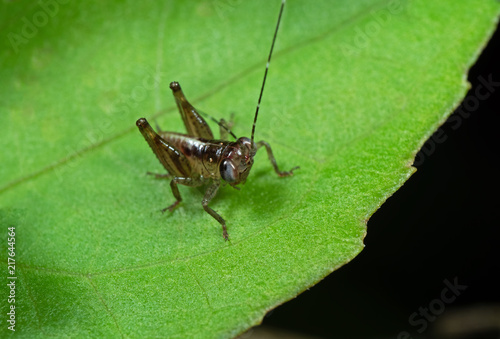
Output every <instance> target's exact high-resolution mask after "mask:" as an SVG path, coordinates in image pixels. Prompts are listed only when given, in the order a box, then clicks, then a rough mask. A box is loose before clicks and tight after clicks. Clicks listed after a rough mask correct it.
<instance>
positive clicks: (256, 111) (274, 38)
mask: <svg viewBox="0 0 500 339" xmlns="http://www.w3.org/2000/svg"><path fill="white" fill-rule="evenodd" d="M285 2H286V0H282V1H281V8H280V14H279V16H278V23H277V24H276V29H275V31H274V37H273V42H272V44H271V50H270V51H269V56H268V57H267V64H266V71H265V73H264V80H263V81H262V87H261V88H260V95H259V101H258V102H257V109H256V110H255V117H254V118H253V126H252V138H251V140H252V144H253V136H254V134H255V124H256V123H257V116H258V115H259V107H260V102H261V101H262V93H264V86H265V84H266V78H267V71H268V70H269V63H270V62H271V56H272V55H273V49H274V43H275V42H276V36H277V35H278V29H279V27H280V22H281V15H282V14H283V8H284V7H285Z"/></svg>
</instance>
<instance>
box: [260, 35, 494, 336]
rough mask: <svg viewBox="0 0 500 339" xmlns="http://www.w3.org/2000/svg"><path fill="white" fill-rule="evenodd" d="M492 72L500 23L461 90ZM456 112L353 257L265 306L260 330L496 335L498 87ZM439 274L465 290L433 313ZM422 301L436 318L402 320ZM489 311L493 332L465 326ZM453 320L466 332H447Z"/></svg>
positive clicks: (371, 224)
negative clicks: (309, 284)
mask: <svg viewBox="0 0 500 339" xmlns="http://www.w3.org/2000/svg"><path fill="white" fill-rule="evenodd" d="M450 53H453V51H450ZM490 75H491V76H492V78H493V80H494V81H500V30H499V29H497V31H496V33H495V34H494V36H493V38H492V40H491V41H490V42H489V44H488V45H487V47H486V49H485V50H484V51H483V53H482V54H481V56H480V58H479V60H478V61H477V62H476V64H475V65H474V66H473V67H472V69H471V70H470V72H469V77H468V78H469V81H470V82H471V84H472V88H471V90H470V91H469V93H468V95H470V96H475V94H474V93H475V92H474V91H475V88H476V86H477V85H478V84H479V81H478V79H479V77H480V76H482V77H483V78H484V79H488V77H489V76H490ZM481 93H485V90H484V89H483V90H482V92H481ZM466 98H467V97H466ZM472 100H473V99H472ZM472 102H473V101H470V103H472ZM469 108H470V105H469ZM458 111H459V110H458V109H457V111H455V113H453V115H452V116H451V117H450V119H448V121H447V122H446V123H445V124H444V125H443V126H442V127H441V128H440V131H439V132H437V133H439V134H435V135H434V138H435V140H434V141H433V140H432V138H431V139H429V140H428V141H427V143H426V144H425V146H424V148H423V150H421V151H420V153H419V154H418V156H417V158H416V164H417V166H416V167H417V169H418V170H417V172H416V173H415V174H414V175H413V176H412V177H411V178H410V179H409V180H408V182H406V183H405V185H404V186H403V187H402V188H401V189H400V190H399V191H397V192H396V193H395V194H394V195H393V196H392V197H390V198H389V199H388V200H387V201H386V202H385V203H384V204H383V206H382V207H381V208H380V209H379V210H378V211H377V212H376V213H375V214H374V215H373V217H372V218H371V219H370V221H369V222H368V234H367V237H366V239H365V244H366V247H365V249H364V250H363V251H362V252H361V254H360V255H358V256H357V257H356V258H355V259H354V260H353V261H352V262H351V263H349V264H347V265H345V266H344V267H342V268H341V269H339V270H338V271H336V272H334V273H333V274H331V275H330V276H328V277H327V278H325V279H324V280H323V281H321V282H320V283H319V284H317V285H316V286H314V287H313V288H311V289H310V290H308V291H306V292H304V293H302V294H301V295H299V296H298V297H297V298H296V299H294V300H291V301H289V302H287V303H285V304H284V305H282V306H280V307H278V308H277V309H275V310H274V311H271V312H270V313H269V314H268V315H267V316H266V318H265V319H264V321H263V325H264V328H269V327H274V328H281V329H287V330H289V331H293V332H298V333H302V334H305V335H314V336H319V337H325V338H333V337H335V338H398V336H399V338H405V334H404V333H401V332H402V331H406V332H409V334H410V335H411V337H412V338H500V278H499V275H500V246H498V242H499V239H500V227H499V226H500V223H499V221H498V216H497V215H498V212H499V210H500V206H499V199H498V195H499V194H500V180H499V174H500V173H499V171H498V167H497V164H498V162H499V161H498V160H499V146H500V143H499V138H498V136H499V134H500V133H499V124H500V117H499V111H500V87H497V88H496V91H495V92H494V93H493V94H492V95H491V96H490V97H489V98H488V99H487V100H483V101H480V104H479V107H478V108H477V109H476V110H474V111H472V110H470V109H469V110H467V109H464V111H466V112H471V114H470V115H469V116H468V117H467V118H464V117H462V116H460V115H459V113H458ZM459 124H460V126H458V125H459ZM443 139H446V140H445V141H444V142H440V141H439V140H441V141H442V140H443ZM436 140H437V141H436ZM445 279H448V281H449V282H450V283H453V282H454V281H455V279H456V281H457V283H458V284H460V285H466V286H467V289H466V290H465V291H462V292H461V293H460V295H459V296H458V297H457V298H456V300H455V301H454V302H452V303H450V304H445V308H444V310H440V309H439V301H435V299H438V300H441V292H442V291H443V290H444V289H445V288H446V285H445V283H444V282H443V281H444V280H445ZM448 293H449V292H448ZM446 296H452V294H447V295H446ZM430 304H433V305H434V307H438V308H435V310H437V311H436V313H437V314H438V316H437V317H435V318H433V316H432V314H430V317H429V319H431V320H425V321H424V320H420V322H419V323H418V324H417V326H412V324H410V322H409V317H410V316H411V315H412V314H413V313H414V312H417V313H418V312H419V308H420V307H422V308H429V306H430ZM441 311H442V312H441ZM463 316H465V318H460V317H463ZM488 316H491V317H492V319H493V320H494V321H496V324H497V325H496V326H497V327H496V330H495V329H493V328H491V327H488V326H486V325H481V326H479V328H478V329H475V330H473V326H474V325H478V324H480V322H479V321H478V320H477V319H476V318H479V319H483V320H484V319H487V317H488ZM419 319H425V318H424V317H423V316H421V315H418V316H417V317H416V318H415V320H419ZM450 321H456V322H455V323H454V324H453V325H452V326H451V327H449V328H448V330H445V329H444V327H443V326H444V325H446V324H449V322H450ZM423 322H425V323H427V325H428V327H427V328H425V330H424V325H423V324H422V323H423ZM457 324H458V325H464V328H465V329H469V330H471V332H469V333H467V331H459V333H454V334H453V333H452V332H450V331H452V330H457V329H459V328H457ZM418 330H421V333H419V332H418ZM422 330H423V331H422ZM447 334H449V335H447Z"/></svg>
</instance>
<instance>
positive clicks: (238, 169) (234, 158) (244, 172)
mask: <svg viewBox="0 0 500 339" xmlns="http://www.w3.org/2000/svg"><path fill="white" fill-rule="evenodd" d="M227 150H228V152H227V153H226V154H225V157H224V158H223V159H222V162H221V164H220V168H219V170H220V175H221V177H222V179H223V180H224V181H226V182H227V183H228V184H230V185H231V186H236V185H238V184H240V183H245V181H246V180H247V177H248V173H250V169H251V168H252V165H253V157H254V156H255V153H257V147H256V146H255V144H254V143H253V142H252V141H251V140H250V139H249V138H245V137H243V138H239V139H238V140H236V141H235V142H232V143H230V144H229V145H228V148H227Z"/></svg>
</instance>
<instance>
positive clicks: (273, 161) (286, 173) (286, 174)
mask: <svg viewBox="0 0 500 339" xmlns="http://www.w3.org/2000/svg"><path fill="white" fill-rule="evenodd" d="M262 146H264V147H265V148H266V151H267V156H268V158H269V161H270V162H271V165H273V168H274V171H275V172H276V174H278V176H280V177H289V176H292V175H293V171H295V170H296V169H299V168H300V166H295V167H294V168H292V169H291V170H289V171H280V169H279V168H278V164H277V163H276V159H275V158H274V155H273V151H272V149H271V145H269V144H268V143H267V142H265V141H263V140H261V141H259V142H258V143H257V150H258V149H259V148H261V147H262Z"/></svg>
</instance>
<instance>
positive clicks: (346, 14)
mask: <svg viewBox="0 0 500 339" xmlns="http://www.w3.org/2000/svg"><path fill="white" fill-rule="evenodd" d="M279 5H280V4H279V1H276V2H275V3H269V2H263V1H252V2H250V1H246V2H243V1H226V0H214V1H187V2H180V1H163V2H139V1H108V2H106V3H102V2H95V1H91V2H89V1H86V2H85V3H80V2H69V1H62V0H60V1H56V0H47V1H43V2H39V3H33V2H32V1H16V2H3V3H2V4H1V5H0V6H1V11H0V13H1V14H0V18H1V22H2V32H4V33H5V34H4V38H3V39H2V40H1V42H0V44H1V46H0V47H1V48H0V60H1V64H2V68H1V71H0V72H1V74H0V75H1V77H0V88H1V90H2V93H3V95H2V97H1V99H0V100H1V102H0V107H1V108H0V110H1V111H0V112H1V113H0V134H1V135H2V138H1V139H0V146H1V147H2V149H3V152H2V165H3V166H1V168H0V194H1V195H0V206H2V207H1V209H0V225H1V226H2V227H3V229H2V234H4V237H3V239H0V253H4V256H6V254H5V253H8V252H7V246H8V245H7V236H6V234H7V227H9V226H13V227H15V229H16V236H15V241H16V244H15V247H16V248H15V253H16V256H15V259H16V266H15V267H16V271H15V276H16V277H17V280H16V289H15V291H14V293H15V303H14V304H9V303H8V302H7V300H6V299H5V297H4V300H3V301H2V303H1V307H0V310H1V313H2V314H3V316H2V318H3V319H4V320H3V325H2V329H1V330H0V331H1V333H3V334H5V333H7V332H11V331H10V330H8V329H7V326H6V324H7V323H6V322H5V319H6V313H7V312H9V310H10V308H9V306H10V305H14V306H15V307H16V308H15V312H16V313H15V317H16V318H15V320H16V327H15V329H16V334H17V335H21V336H24V337H32V336H35V335H36V336H37V337H43V336H46V337H49V336H50V337H53V336H56V337H60V336H72V337H84V336H91V337H110V336H123V337H128V336H131V337H152V336H168V337H170V338H174V337H179V338H189V337H231V336H234V335H236V334H238V333H241V332H242V331H245V330H246V329H247V328H249V327H250V326H253V325H255V324H258V323H259V322H260V320H261V319H262V317H263V315H264V314H265V312H266V311H267V310H269V309H271V308H273V307H275V306H277V305H279V304H281V303H283V302H285V301H286V300H289V299H290V298H293V297H294V296H296V295H297V294H298V293H300V292H302V291H304V290H305V289H306V288H308V287H310V286H312V285H314V284H315V283H316V282H318V281H319V280H321V279H322V278H324V277H325V276H326V275H328V274H329V273H330V272H332V271H334V270H335V269H337V268H338V267H340V266H342V265H344V264H345V263H347V262H348V261H350V260H351V259H352V258H354V257H355V256H356V254H358V253H359V252H360V251H361V250H362V248H363V237H364V235H365V233H366V222H367V220H368V218H369V217H370V216H371V215H372V214H373V213H374V211H376V209H377V208H378V207H379V206H380V205H381V204H382V203H383V202H384V201H385V199H387V197H388V196H390V195H391V194H392V193H394V192H395V191H396V190H397V189H398V188H399V187H400V186H401V185H403V183H404V182H405V181H406V180H407V179H408V178H409V176H410V175H411V174H412V173H413V172H414V168H413V167H411V164H412V162H413V159H414V156H415V153H416V152H417V150H418V149H419V147H420V146H421V145H422V143H423V141H424V140H426V139H427V138H428V137H429V136H430V135H432V133H433V131H435V130H436V128H437V127H438V126H439V125H440V124H441V123H442V122H443V121H444V120H445V119H446V118H447V116H448V115H449V114H450V113H451V112H452V110H453V108H454V107H456V106H457V105H458V104H459V102H460V100H461V98H463V96H464V94H465V93H466V90H467V88H468V84H467V82H466V72H467V69H468V68H469V67H470V66H471V64H472V63H473V62H474V60H475V59H476V57H477V55H478V53H479V52H480V49H481V47H482V46H484V44H485V43H486V41H487V39H488V37H489V36H490V35H491V33H492V30H493V28H494V26H495V23H496V20H497V18H498V14H499V12H500V5H499V3H498V2H497V1H495V0H463V1H451V0H446V1H439V2H435V1H430V0H426V1H411V0H408V1H398V0H392V1H368V0H365V1H356V2H352V1H335V2H332V1H326V0H325V1H321V2H320V1H315V2H310V1H305V0H304V1H299V0H290V1H289V2H288V3H287V6H286V8H285V13H284V19H283V22H282V26H281V29H280V33H279V36H278V42H277V46H276V51H275V54H274V56H273V61H272V63H271V68H270V71H269V77H268V83H267V85H266V91H265V93H264V97H263V103H262V106H261V111H260V116H259V121H258V124H257V131H256V138H257V139H264V140H266V141H268V142H269V143H270V144H271V145H272V147H273V150H274V152H275V156H276V159H277V160H278V164H279V165H280V166H281V167H282V169H285V170H287V169H289V168H291V167H293V166H297V165H300V167H301V168H300V170H299V171H297V172H296V175H295V176H293V177H290V178H277V177H276V175H275V174H274V172H273V171H272V167H271V165H270V163H269V161H268V160H267V157H266V155H265V154H264V152H262V151H261V152H260V153H259V154H257V156H256V159H255V160H256V161H255V165H254V167H253V171H252V173H251V175H250V176H249V180H248V181H247V184H246V185H245V186H243V187H242V190H241V191H236V190H233V189H231V188H230V187H226V188H223V189H222V190H221V191H220V192H219V194H218V196H217V197H216V198H215V199H214V200H213V201H212V203H211V206H212V207H213V208H214V209H215V210H216V211H218V212H219V213H220V214H221V215H222V216H223V217H224V218H225V219H226V220H227V222H228V231H229V235H230V238H231V242H224V240H223V238H222V232H221V228H220V225H219V224H218V223H217V222H216V221H215V220H214V219H213V218H211V217H210V216H209V215H208V214H207V213H205V212H204V211H203V209H202V207H201V204H200V201H201V199H202V195H203V191H202V190H197V189H193V188H189V187H181V188H180V191H181V195H182V196H183V199H184V201H183V202H182V204H181V206H180V207H179V208H178V209H177V210H175V211H174V212H173V213H165V214H162V213H160V209H162V208H164V207H165V206H167V205H169V204H170V203H172V202H173V201H174V198H173V196H172V194H171V192H170V187H169V183H168V181H161V180H155V179H153V178H151V177H150V176H147V175H146V172H147V171H153V172H159V173H161V172H164V170H163V169H162V167H161V165H160V164H159V163H158V161H157V159H156V157H155V156H154V155H153V154H152V152H151V150H150V149H149V147H148V145H147V144H146V142H145V141H144V140H143V138H142V136H141V135H140V133H139V132H138V131H137V128H136V127H135V121H136V120H137V119H138V118H140V117H142V116H145V117H147V118H149V119H153V118H154V117H156V118H157V122H158V123H159V125H160V126H162V128H163V129H166V130H172V131H183V130H184V129H183V126H182V121H181V118H180V117H179V114H178V112H177V111H176V107H175V105H174V100H173V97H172V95H171V92H170V90H169V88H168V84H169V82H170V81H173V80H176V81H179V82H180V83H181V85H182V87H183V89H184V92H185V93H186V95H187V97H188V99H190V100H191V101H192V103H193V104H194V105H195V106H196V107H198V108H200V109H201V110H203V111H205V112H208V113H209V114H211V115H212V116H215V117H217V118H226V119H227V118H228V117H229V116H230V114H231V113H232V112H234V113H235V123H236V125H235V128H234V132H235V133H236V134H237V135H238V136H243V135H246V136H249V134H250V131H251V124H252V119H253V113H254V110H255V104H256V101H257V97H258V91H259V89H260V83H261V81H262V76H263V72H264V66H265V62H266V61H265V60H266V59H265V58H266V57H267V53H268V50H269V47H270V42H271V37H272V34H273V30H274V26H275V23H276V19H277V14H278V10H279ZM216 127H217V126H215V127H214V128H213V129H214V130H218V128H216ZM4 272H5V271H4ZM4 275H8V274H7V273H4ZM2 291H3V294H2V295H4V296H5V295H8V293H10V290H9V287H8V286H6V285H5V284H4V286H3V288H2Z"/></svg>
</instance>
